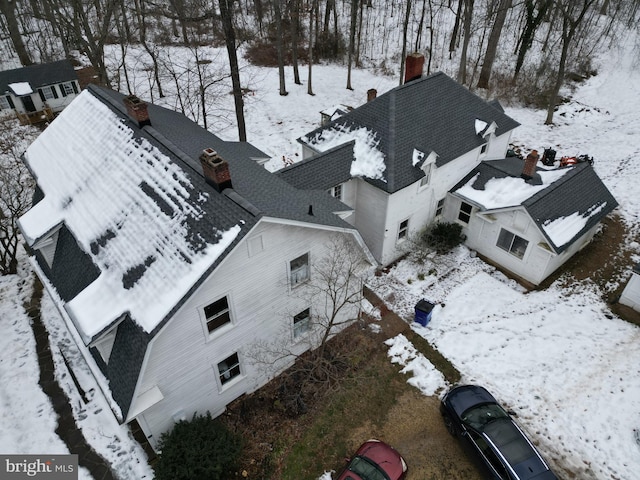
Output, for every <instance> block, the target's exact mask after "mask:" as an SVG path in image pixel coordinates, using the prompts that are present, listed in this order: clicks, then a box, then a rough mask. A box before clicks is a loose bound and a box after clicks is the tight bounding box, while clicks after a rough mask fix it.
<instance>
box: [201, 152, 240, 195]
mask: <svg viewBox="0 0 640 480" xmlns="http://www.w3.org/2000/svg"><path fill="white" fill-rule="evenodd" d="M200 163H201V164H202V171H203V173H204V178H205V180H206V181H207V183H208V184H209V185H211V186H212V187H213V188H215V189H216V190H217V191H218V192H222V191H223V190H224V189H225V188H233V186H232V184H231V173H230V172H229V164H228V163H227V162H226V161H225V160H224V159H223V158H222V157H221V156H220V155H218V152H216V151H215V150H214V149H213V148H205V149H204V150H203V151H202V154H201V155H200Z"/></svg>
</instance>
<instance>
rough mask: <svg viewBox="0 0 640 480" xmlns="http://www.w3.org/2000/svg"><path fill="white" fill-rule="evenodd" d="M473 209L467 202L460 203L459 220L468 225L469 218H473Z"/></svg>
mask: <svg viewBox="0 0 640 480" xmlns="http://www.w3.org/2000/svg"><path fill="white" fill-rule="evenodd" d="M471 210H473V207H472V206H471V205H469V204H468V203H467V202H462V203H461V204H460V211H459V212H458V220H460V221H461V222H462V223H466V224H467V225H468V224H469V220H471Z"/></svg>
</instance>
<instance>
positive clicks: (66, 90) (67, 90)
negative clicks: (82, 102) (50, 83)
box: [60, 82, 76, 97]
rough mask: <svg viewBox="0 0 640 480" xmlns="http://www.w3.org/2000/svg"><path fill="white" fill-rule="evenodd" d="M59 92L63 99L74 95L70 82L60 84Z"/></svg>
mask: <svg viewBox="0 0 640 480" xmlns="http://www.w3.org/2000/svg"><path fill="white" fill-rule="evenodd" d="M60 90H62V95H63V96H65V97H66V96H67V95H73V94H74V93H76V92H75V90H74V88H73V85H72V84H71V82H65V83H61V84H60Z"/></svg>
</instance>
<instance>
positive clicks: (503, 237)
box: [496, 228, 529, 259]
mask: <svg viewBox="0 0 640 480" xmlns="http://www.w3.org/2000/svg"><path fill="white" fill-rule="evenodd" d="M496 245H497V246H498V247H500V248H501V249H503V250H506V251H507V252H509V253H510V254H511V255H513V256H514V257H518V258H520V259H522V258H523V257H524V254H525V252H526V251H527V246H528V245H529V241H528V240H525V239H524V238H522V237H519V236H518V235H516V234H515V233H511V232H510V231H509V230H505V229H504V228H502V229H500V235H498V242H497V243H496Z"/></svg>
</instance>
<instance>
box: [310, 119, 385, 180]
mask: <svg viewBox="0 0 640 480" xmlns="http://www.w3.org/2000/svg"><path fill="white" fill-rule="evenodd" d="M303 138H304V141H305V142H306V143H308V144H310V145H313V146H314V147H315V148H316V149H317V150H319V151H321V152H324V151H326V150H329V149H331V148H333V147H337V146H339V145H343V144H345V143H347V142H350V141H352V140H355V145H354V147H353V157H354V158H353V162H352V163H351V170H350V173H351V176H352V177H367V178H371V179H373V180H382V181H386V180H385V178H384V171H385V169H386V168H387V167H386V165H385V163H384V154H383V153H382V152H381V151H380V150H378V145H379V144H380V140H378V139H376V133H375V132H373V131H371V130H369V129H368V128H366V127H355V128H352V127H349V126H347V125H333V126H332V127H331V128H327V129H325V130H322V131H321V132H318V133H316V134H315V135H313V136H310V135H307V136H305V137H303Z"/></svg>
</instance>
